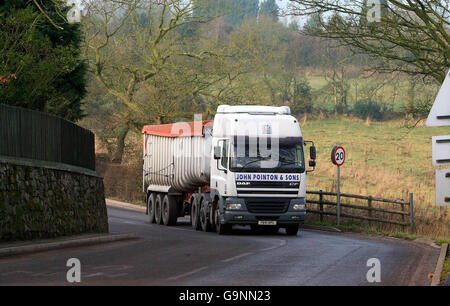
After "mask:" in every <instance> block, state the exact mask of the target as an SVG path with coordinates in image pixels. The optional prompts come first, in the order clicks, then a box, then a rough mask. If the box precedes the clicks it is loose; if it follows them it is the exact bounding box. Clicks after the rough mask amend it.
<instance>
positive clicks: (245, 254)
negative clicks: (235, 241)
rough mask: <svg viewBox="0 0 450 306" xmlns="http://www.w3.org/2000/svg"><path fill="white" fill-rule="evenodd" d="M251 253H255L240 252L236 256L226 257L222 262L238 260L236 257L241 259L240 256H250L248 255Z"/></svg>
mask: <svg viewBox="0 0 450 306" xmlns="http://www.w3.org/2000/svg"><path fill="white" fill-rule="evenodd" d="M251 254H253V253H252V252H248V253H242V254H240V255H236V256H234V257H231V258H227V259H224V260H222V262H230V261H233V260H236V259H239V258H242V257H245V256H248V255H251Z"/></svg>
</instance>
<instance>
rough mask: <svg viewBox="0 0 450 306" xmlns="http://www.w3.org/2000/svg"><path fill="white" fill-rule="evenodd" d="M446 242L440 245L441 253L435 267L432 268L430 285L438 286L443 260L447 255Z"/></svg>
mask: <svg viewBox="0 0 450 306" xmlns="http://www.w3.org/2000/svg"><path fill="white" fill-rule="evenodd" d="M447 249H448V243H443V244H442V245H441V253H440V254H439V258H438V261H437V263H436V269H435V270H434V274H433V279H432V280H431V286H438V285H439V284H440V283H441V273H442V269H443V267H444V261H445V258H446V257H447Z"/></svg>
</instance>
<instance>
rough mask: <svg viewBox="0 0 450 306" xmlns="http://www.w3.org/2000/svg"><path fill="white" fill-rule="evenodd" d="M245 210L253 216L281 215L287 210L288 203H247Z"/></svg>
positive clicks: (260, 201)
mask: <svg viewBox="0 0 450 306" xmlns="http://www.w3.org/2000/svg"><path fill="white" fill-rule="evenodd" d="M246 204H247V209H248V211H249V212H251V213H255V214H258V213H259V214H282V213H285V212H286V211H287V210H288V208H289V201H277V200H273V199H272V200H269V201H264V200H263V199H260V200H257V201H247V203H246Z"/></svg>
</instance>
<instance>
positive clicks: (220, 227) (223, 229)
mask: <svg viewBox="0 0 450 306" xmlns="http://www.w3.org/2000/svg"><path fill="white" fill-rule="evenodd" d="M214 216H215V218H214V224H215V227H216V232H217V234H219V235H227V234H229V233H230V231H231V225H230V224H221V223H220V209H219V205H216V209H215V210H214Z"/></svg>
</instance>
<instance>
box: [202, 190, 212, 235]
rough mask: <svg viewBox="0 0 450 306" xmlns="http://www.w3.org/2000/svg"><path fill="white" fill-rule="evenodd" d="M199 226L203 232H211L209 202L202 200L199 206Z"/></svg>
mask: <svg viewBox="0 0 450 306" xmlns="http://www.w3.org/2000/svg"><path fill="white" fill-rule="evenodd" d="M200 224H201V226H202V230H203V231H204V232H210V231H211V223H210V222H209V202H208V201H207V200H206V199H205V198H203V199H202V201H201V205H200Z"/></svg>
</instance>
